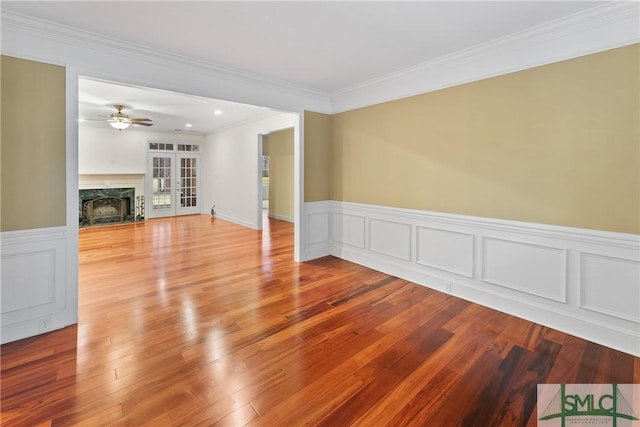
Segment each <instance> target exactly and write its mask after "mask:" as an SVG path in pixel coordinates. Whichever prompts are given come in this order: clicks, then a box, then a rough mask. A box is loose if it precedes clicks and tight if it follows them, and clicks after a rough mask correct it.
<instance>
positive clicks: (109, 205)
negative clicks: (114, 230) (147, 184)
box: [78, 188, 136, 227]
mask: <svg viewBox="0 0 640 427" xmlns="http://www.w3.org/2000/svg"><path fill="white" fill-rule="evenodd" d="M134 200H135V189H134V188H100V189H90V190H80V195H79V200H78V201H79V206H78V207H79V224H80V227H89V226H93V225H100V224H113V223H126V222H134V221H135V220H136V218H135V215H134V208H135V204H134V203H133V201H134Z"/></svg>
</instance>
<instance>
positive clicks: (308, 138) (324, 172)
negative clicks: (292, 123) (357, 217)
mask: <svg viewBox="0 0 640 427" xmlns="http://www.w3.org/2000/svg"><path fill="white" fill-rule="evenodd" d="M304 174H305V180H304V201H305V202H317V201H321V200H329V199H330V194H331V184H330V179H331V116H329V115H327V114H321V113H314V112H311V111H305V112H304Z"/></svg>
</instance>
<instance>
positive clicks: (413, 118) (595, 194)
mask: <svg viewBox="0 0 640 427" xmlns="http://www.w3.org/2000/svg"><path fill="white" fill-rule="evenodd" d="M639 51H640V49H639V45H637V44H636V45H633V46H628V47H623V48H619V49H614V50H610V51H606V52H601V53H597V54H593V55H588V56H584V57H580V58H575V59H571V60H567V61H563V62H559V63H555V64H550V65H546V66H542V67H537V68H533V69H528V70H525V71H521V72H516V73H512V74H508V75H504V76H499V77H495V78H491V79H486V80H482V81H477V82H473V83H469V84H464V85H460V86H456V87H452V88H448V89H444V90H439V91H436V92H431V93H426V94H422V95H419V96H414V97H411V98H405V99H401V100H398V101H394V102H388V103H384V104H380V105H375V106H371V107H367V108H362V109H358V110H354V111H349V112H345V113H341V114H337V115H335V116H333V117H332V148H331V150H330V153H331V168H332V169H331V171H332V173H331V175H332V180H331V192H330V199H333V200H342V201H349V202H358V203H368V204H374V205H383V206H394V207H402V208H410V209H420V210H428V211H437V212H448V213H454V214H464V215H474V216H480V217H491V218H502V219H511V220H520V221H529V222H535V223H544V224H555V225H564V226H572V227H583V228H590V229H598V230H609V231H618V232H627V233H639V232H640V122H639V118H640V108H639V99H640V86H639V80H640V69H639V62H640V58H639ZM306 125H307V121H306V120H305V126H306ZM305 137H306V131H305ZM305 157H306V156H305ZM310 179H311V180H313V179H315V176H314V175H312V176H309V175H307V177H306V180H310ZM306 180H305V181H306ZM305 186H306V183H305Z"/></svg>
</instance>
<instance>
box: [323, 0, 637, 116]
mask: <svg viewBox="0 0 640 427" xmlns="http://www.w3.org/2000/svg"><path fill="white" fill-rule="evenodd" d="M639 13H640V3H638V2H635V1H620V2H609V3H607V4H605V5H602V6H600V7H596V8H592V9H589V10H587V11H584V12H581V13H577V14H574V15H572V16H568V17H566V18H562V19H559V20H556V21H553V22H550V23H547V24H543V25H539V26H537V27H533V28H530V29H528V30H525V31H522V32H520V33H516V34H512V35H510V36H507V37H503V38H500V39H497V40H493V41H490V42H488V43H484V44H481V45H478V46H474V47H472V48H470V49H465V50H463V51H460V52H455V53H453V54H450V55H446V56H443V57H440V58H437V59H435V60H433V61H429V62H426V63H423V64H420V65H417V66H415V67H412V68H409V69H405V70H402V71H400V72H397V73H393V74H389V75H386V76H381V77H378V78H375V79H372V80H369V81H366V82H362V83H359V84H356V85H354V86H351V87H348V88H344V89H342V90H339V91H336V92H334V93H332V94H331V112H332V113H334V114H335V113H340V112H344V111H349V110H353V109H356V108H362V107H366V106H369V105H373V104H379V103H382V102H387V101H393V100H396V99H401V98H406V97H409V96H414V95H418V94H422V93H426V92H432V91H435V90H439V89H444V88H448V87H452V86H456V85H460V84H463V83H469V82H473V81H478V80H482V79H487V78H490V77H496V76H499V75H503V74H507V73H512V72H515V71H521V70H525V69H527V68H533V67H538V66H541V65H546V64H551V63H554V62H559V61H564V60H567V59H571V58H576V57H579V56H583V55H589V54H592V53H597V52H601V51H605V50H608V49H614V48H617V47H622V46H626V45H630V44H633V43H638V42H639V41H640V34H639V31H638V18H639V16H638V15H639Z"/></svg>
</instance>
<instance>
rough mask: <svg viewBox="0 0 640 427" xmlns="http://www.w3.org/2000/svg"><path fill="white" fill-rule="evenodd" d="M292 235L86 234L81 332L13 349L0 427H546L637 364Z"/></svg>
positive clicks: (180, 228)
mask: <svg viewBox="0 0 640 427" xmlns="http://www.w3.org/2000/svg"><path fill="white" fill-rule="evenodd" d="M292 241H293V226H292V224H289V223H286V222H282V221H277V220H269V221H266V220H265V230H264V233H261V232H257V231H254V230H249V229H246V228H243V227H240V226H237V225H234V224H231V223H229V222H225V221H223V220H220V219H217V218H211V217H209V216H202V215H196V216H187V217H178V218H170V219H156V220H149V221H146V222H144V223H139V224H130V225H123V226H109V227H97V228H91V229H82V230H81V231H80V243H79V245H80V293H79V323H78V325H75V326H71V327H68V328H66V329H63V330H59V331H54V332H51V333H49V334H46V335H41V336H38V337H34V338H29V339H25V340H22V341H18V342H14V343H10V344H6V345H4V346H2V348H1V351H2V368H1V374H2V378H1V383H0V385H1V387H2V389H1V393H2V417H1V420H0V421H1V423H2V425H6V426H11V425H24V426H34V425H56V426H58V425H109V424H112V425H153V426H155V425H158V426H161V425H220V426H223V425H227V426H231V425H233V426H240V425H245V424H249V425H261V426H299V425H319V426H347V425H359V426H381V425H393V426H409V425H427V426H450V425H467V426H493V425H504V426H525V425H526V426H534V425H536V384H538V383H640V360H639V358H636V357H632V356H630V355H627V354H624V353H620V352H618V351H615V350H611V349H608V348H606V347H602V346H600V345H596V344H593V343H591V342H587V341H584V340H582V339H578V338H575V337H573V336H570V335H566V334H563V333H560V332H558V331H555V330H552V329H549V328H545V327H542V326H540V325H536V324H534V323H531V322H527V321H524V320H521V319H517V318H514V317H512V316H509V315H506V314H503V313H499V312H497V311H494V310H490V309H487V308H484V307H481V306H479V305H475V304H472V303H469V302H466V301H463V300H461V299H458V298H455V297H452V296H449V295H446V294H442V293H439V292H435V291H432V290H430V289H428V288H426V287H422V286H418V285H415V284H412V283H410V282H407V281H405V280H401V279H398V278H395V277H391V276H388V275H386V274H382V273H380V272H376V271H373V270H370V269H367V268H364V267H361V266H358V265H355V264H352V263H349V262H346V261H342V260H340V259H336V258H332V257H327V258H323V259H320V260H316V261H313V262H309V263H303V264H296V263H294V262H293V247H292Z"/></svg>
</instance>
